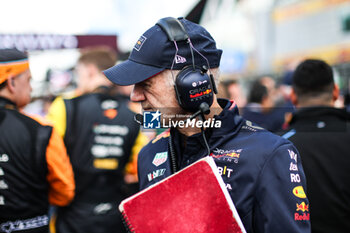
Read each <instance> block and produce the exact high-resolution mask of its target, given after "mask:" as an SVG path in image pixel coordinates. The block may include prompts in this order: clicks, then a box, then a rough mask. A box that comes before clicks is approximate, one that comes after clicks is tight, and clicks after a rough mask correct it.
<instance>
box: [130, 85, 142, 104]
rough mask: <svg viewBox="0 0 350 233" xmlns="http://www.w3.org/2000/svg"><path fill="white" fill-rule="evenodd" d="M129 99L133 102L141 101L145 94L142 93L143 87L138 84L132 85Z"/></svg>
mask: <svg viewBox="0 0 350 233" xmlns="http://www.w3.org/2000/svg"><path fill="white" fill-rule="evenodd" d="M130 100H131V101H134V102H141V101H144V100H145V95H144V94H143V88H142V87H141V86H139V85H138V84H135V85H134V88H133V89H132V92H131V94H130Z"/></svg>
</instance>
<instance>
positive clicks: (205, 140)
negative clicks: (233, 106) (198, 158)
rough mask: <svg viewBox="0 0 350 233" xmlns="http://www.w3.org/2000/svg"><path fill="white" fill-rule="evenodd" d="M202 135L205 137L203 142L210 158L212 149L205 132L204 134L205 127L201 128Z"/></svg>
mask: <svg viewBox="0 0 350 233" xmlns="http://www.w3.org/2000/svg"><path fill="white" fill-rule="evenodd" d="M201 133H202V137H203V140H204V144H205V146H206V148H207V150H208V155H207V156H210V147H209V144H208V141H207V138H206V137H205V132H204V129H203V126H202V128H201Z"/></svg>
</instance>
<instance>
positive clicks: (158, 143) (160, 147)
mask: <svg viewBox="0 0 350 233" xmlns="http://www.w3.org/2000/svg"><path fill="white" fill-rule="evenodd" d="M169 136H170V130H166V131H164V132H162V133H161V134H159V135H157V136H156V137H155V138H154V139H152V140H151V141H150V142H149V143H148V144H147V145H146V146H144V147H143V148H142V150H141V151H140V154H139V157H140V158H141V159H145V158H147V156H152V155H154V154H156V153H158V152H160V151H167V149H168V142H169Z"/></svg>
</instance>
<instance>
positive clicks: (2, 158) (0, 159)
mask: <svg viewBox="0 0 350 233" xmlns="http://www.w3.org/2000/svg"><path fill="white" fill-rule="evenodd" d="M8 161H9V156H8V155H7V154H2V155H0V162H4V163H6V162H8Z"/></svg>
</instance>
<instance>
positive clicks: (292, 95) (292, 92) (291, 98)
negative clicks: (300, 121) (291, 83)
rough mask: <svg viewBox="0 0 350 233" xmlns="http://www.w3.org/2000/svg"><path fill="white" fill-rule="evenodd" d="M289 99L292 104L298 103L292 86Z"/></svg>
mask: <svg viewBox="0 0 350 233" xmlns="http://www.w3.org/2000/svg"><path fill="white" fill-rule="evenodd" d="M290 100H291V101H292V103H293V105H294V106H297V105H298V96H297V94H296V93H295V90H294V88H292V90H291V92H290Z"/></svg>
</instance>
